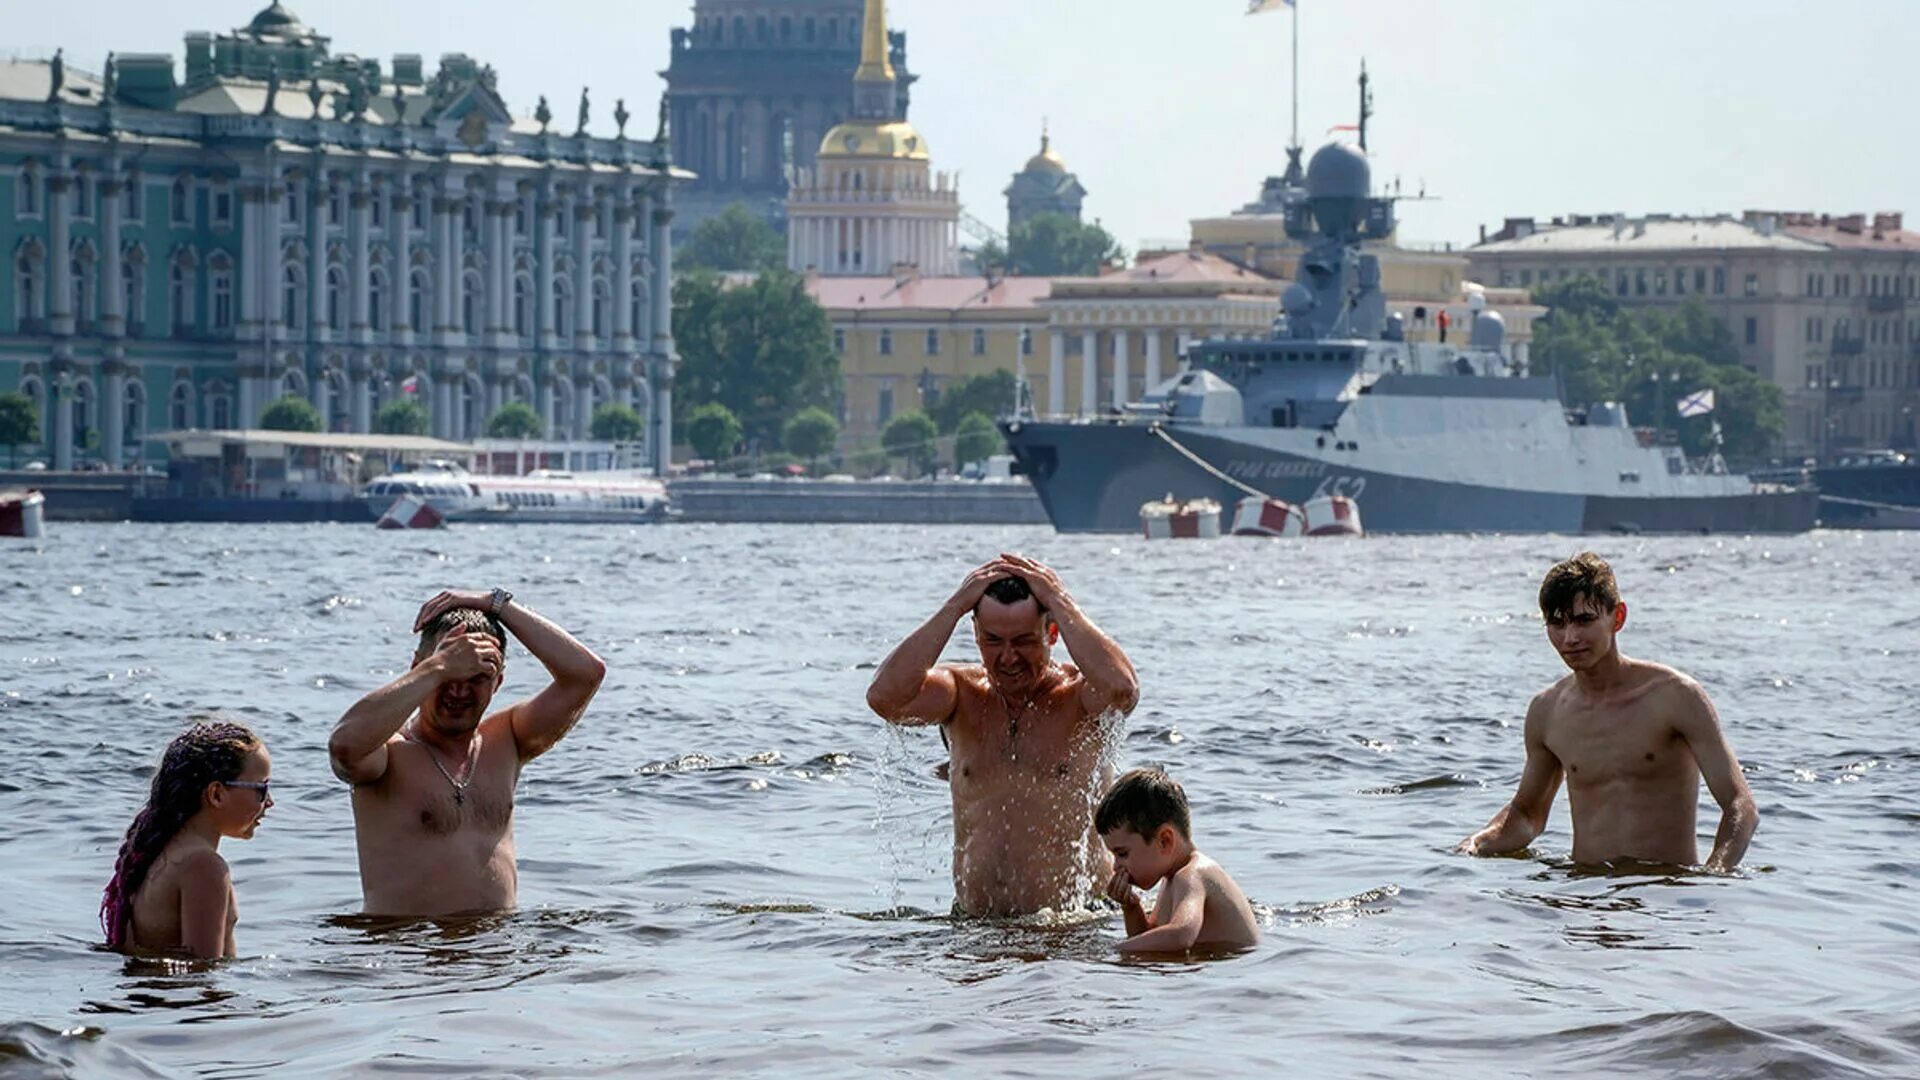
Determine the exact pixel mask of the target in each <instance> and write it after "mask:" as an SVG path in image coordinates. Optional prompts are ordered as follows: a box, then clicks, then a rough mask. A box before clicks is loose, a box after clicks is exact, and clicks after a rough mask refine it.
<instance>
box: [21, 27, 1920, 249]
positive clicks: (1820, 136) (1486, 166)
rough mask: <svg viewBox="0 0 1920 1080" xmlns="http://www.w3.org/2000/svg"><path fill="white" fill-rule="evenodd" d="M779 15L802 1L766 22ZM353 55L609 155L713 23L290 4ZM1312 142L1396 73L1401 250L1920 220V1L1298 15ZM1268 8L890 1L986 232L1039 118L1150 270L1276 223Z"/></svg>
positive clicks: (103, 38) (26, 41)
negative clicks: (1271, 213)
mask: <svg viewBox="0 0 1920 1080" xmlns="http://www.w3.org/2000/svg"><path fill="white" fill-rule="evenodd" d="M6 2H7V7H8V8H9V9H11V10H9V12H8V19H7V22H8V27H7V34H6V37H7V39H8V40H6V41H4V42H0V48H5V49H12V50H15V51H18V52H21V53H25V54H27V55H44V54H46V53H50V52H51V50H52V49H53V48H54V47H55V46H57V45H64V46H65V47H66V49H67V53H68V59H69V60H70V61H71V62H73V63H74V64H76V65H78V66H80V67H84V68H87V69H90V70H97V69H98V68H99V67H100V66H101V61H102V59H103V58H104V57H105V55H106V53H107V50H109V49H114V50H118V51H120V52H159V51H164V52H171V53H173V54H174V55H175V57H176V59H178V57H179V55H180V53H181V35H182V34H183V33H184V32H185V31H187V30H192V29H204V30H225V29H228V28H231V27H233V26H237V25H241V24H243V23H245V22H246V21H247V20H248V19H249V18H250V17H251V16H252V14H253V12H254V11H256V10H257V9H258V8H259V7H261V6H264V3H263V2H261V0H234V2H227V0H166V2H164V3H158V2H154V0H93V2H88V0H67V2H64V3H47V2H43V0H6ZM771 2H777V0H771ZM289 3H290V6H291V7H292V8H293V10H294V11H295V12H296V13H297V14H298V15H300V16H301V17H302V18H303V19H304V20H305V21H306V22H307V23H308V24H310V25H312V26H314V27H315V28H317V29H318V30H319V31H320V32H322V33H325V34H328V35H330V36H331V37H332V39H333V47H334V50H335V51H336V52H354V53H358V54H360V55H363V56H379V57H382V58H383V59H384V58H387V57H391V56H392V54H394V53H396V52H418V53H422V54H424V55H426V56H427V57H428V58H429V64H430V65H431V62H432V59H433V58H436V57H438V56H439V55H440V54H441V53H444V52H453V51H460V52H466V53H469V54H472V55H474V56H476V57H478V58H480V59H481V60H483V61H485V62H488V63H492V64H493V65H494V66H495V67H496V68H498V69H499V71H500V86H501V89H502V91H503V92H504V93H505V95H506V96H507V98H508V100H509V102H510V103H511V104H512V106H513V108H514V109H515V111H516V112H522V113H527V112H531V111H532V109H533V104H534V100H535V98H536V96H537V95H539V94H543V93H544V94H546V95H548V97H549V98H550V99H551V100H552V101H553V104H554V112H555V113H556V114H558V115H560V116H564V117H567V118H569V120H568V122H569V124H570V123H571V117H572V116H573V111H574V107H575V103H576V102H577V101H578V96H579V93H580V87H581V85H582V84H583V83H585V84H587V85H589V86H591V87H592V89H593V103H594V109H595V126H596V127H597V128H599V129H603V130H606V131H608V132H611V129H612V126H613V124H612V120H611V119H610V114H611V112H612V109H613V103H614V99H615V98H617V97H625V98H626V99H627V105H628V108H629V109H631V110H632V111H633V113H634V114H635V115H636V116H637V117H639V118H641V119H640V120H638V121H636V126H638V127H641V128H644V129H645V130H646V131H647V132H649V133H650V132H651V129H652V122H653V116H654V114H655V109H656V103H657V99H658V95H659V93H660V92H661V89H662V87H663V85H664V83H663V81H662V80H661V79H660V78H659V77H658V74H657V73H658V72H659V71H660V70H661V69H663V68H664V67H665V66H666V62H667V54H668V50H669V42H668V31H669V29H670V28H671V27H673V26H676V25H679V26H684V25H687V24H688V22H689V16H690V13H691V10H692V4H691V2H690V0H624V2H616V0H541V2H539V3H526V2H515V0H466V2H462V3H453V2H438V3H436V2H432V0H289ZM1300 6H1301V9H1302V11H1301V15H1300V26H1301V60H1302V65H1301V93H1302V97H1301V104H1300V115H1301V121H1300V123H1301V133H1302V136H1303V141H1304V142H1305V143H1306V144H1307V145H1308V147H1309V148H1310V150H1311V148H1312V147H1314V146H1317V145H1318V144H1319V143H1320V142H1321V141H1323V140H1324V137H1325V133H1326V131H1327V129H1328V128H1329V127H1330V126H1332V125H1334V124H1345V123H1352V122H1353V119H1354V113H1355V107H1356V106H1355V101H1356V87H1355V84H1354V79H1355V76H1356V75H1357V74H1358V71H1359V66H1360V61H1361V59H1362V58H1363V57H1364V58H1365V60H1366V62H1367V66H1368V69H1369V70H1370V71H1371V72H1372V73H1373V76H1374V101H1375V107H1376V110H1377V115H1376V116H1375V118H1374V122H1373V125H1372V132H1371V137H1370V139H1369V141H1370V143H1371V145H1372V149H1373V151H1374V154H1375V180H1376V184H1377V183H1380V182H1381V181H1383V180H1390V179H1391V178H1392V177H1394V176H1396V175H1397V176H1399V177H1401V178H1402V182H1403V185H1404V188H1405V191H1406V192H1407V193H1408V194H1411V193H1412V192H1413V191H1414V190H1415V189H1416V188H1418V187H1419V186H1420V184H1421V183H1423V182H1424V184H1425V186H1426V190H1427V192H1428V193H1429V194H1430V195H1432V196H1437V200H1436V201H1431V202H1425V203H1418V204H1409V205H1405V206H1403V207H1402V208H1401V220H1402V236H1403V237H1405V238H1408V239H1413V240H1423V241H1453V242H1456V243H1465V242H1470V241H1472V240H1473V239H1474V238H1475V237H1476V236H1477V232H1478V228H1479V226H1480V225H1482V224H1489V225H1495V226H1497V224H1498V222H1499V221H1500V219H1501V218H1502V217H1504V216H1507V215H1521V214H1532V215H1536V216H1547V215H1551V214H1555V213H1565V212H1569V211H1607V210H1623V211H1628V212H1636V213H1637V212H1644V211H1648V210H1668V211H1714V210H1733V211H1738V210H1741V209H1745V208H1749V207H1763V206H1764V207H1769V208H1776V209H1786V208H1792V209H1809V210H1822V211H1830V212H1847V211H1854V210H1861V211H1873V210H1882V209H1887V210H1894V209H1897V210H1905V211H1907V212H1909V213H1910V214H1914V215H1915V216H1916V218H1920V139H1916V138H1915V137H1914V130H1915V124H1914V115H1913V109H1914V107H1915V102H1916V101H1920V55H1916V52H1915V49H1914V46H1915V44H1916V43H1920V2H1916V0H1799V2H1796V0H1445V2H1428V0H1300ZM1245 9H1246V4H1245V2H1244V0H892V3H891V4H890V6H889V13H890V14H889V20H890V22H891V23H892V25H893V26H894V28H896V29H904V30H905V31H906V32H907V34H908V48H909V53H910V56H911V61H912V67H913V69H914V71H915V72H917V73H918V74H919V75H920V76H921V79H920V81H919V82H918V83H917V84H916V86H915V92H914V104H913V115H912V119H913V121H914V123H915V124H916V125H917V126H918V127H919V129H920V131H921V132H922V134H923V135H924V136H925V137H926V139H927V141H928V143H929V145H930V146H931V148H932V151H933V155H934V161H935V164H936V167H938V168H941V169H946V170H951V171H957V172H958V173H960V174H961V193H962V196H963V198H964V199H965V200H966V203H967V206H968V209H969V210H971V211H972V212H973V213H974V214H975V215H976V216H978V217H981V218H983V219H985V220H987V221H988V222H991V223H993V224H995V225H996V226H999V225H1003V224H1004V222H1005V216H1006V210H1005V200H1004V198H1003V197H1002V195H1001V192H1002V191H1003V190H1004V189H1005V187H1006V185H1007V181H1008V178H1009V177H1010V175H1011V174H1012V173H1013V172H1014V170H1016V169H1018V168H1019V167H1020V165H1021V164H1022V163H1023V162H1024V161H1025V160H1026V159H1027V157H1028V156H1029V155H1031V154H1032V153H1033V152H1034V151H1035V150H1036V149H1037V148H1038V142H1039V129H1040V119H1041V117H1042V116H1043V115H1045V116H1048V117H1050V118H1051V120H1052V127H1053V133H1054V147H1055V149H1056V150H1058V151H1059V152H1060V153H1061V155H1062V156H1064V157H1065V158H1066V160H1067V163H1068V165H1069V167H1071V168H1072V169H1073V170H1074V171H1075V172H1077V173H1078V174H1079V176H1080V179H1081V182H1082V183H1083V184H1085V185H1086V187H1087V190H1088V192H1089V193H1090V194H1089V196H1088V199H1087V213H1088V215H1089V216H1091V217H1096V218H1099V219H1100V220H1101V221H1102V223H1103V224H1105V225H1106V226H1107V228H1108V229H1110V230H1111V231H1112V232H1113V233H1114V234H1115V235H1116V236H1117V237H1118V238H1119V239H1120V241H1121V243H1122V244H1124V245H1126V246H1127V247H1128V248H1129V249H1131V248H1133V247H1134V246H1135V245H1137V244H1138V243H1139V241H1140V240H1141V239H1142V238H1181V237H1184V236H1185V235H1186V232H1187V226H1186V223H1187V220H1188V219H1190V218H1193V217H1200V216H1212V215H1216V214H1222V213H1225V212H1227V211H1230V210H1232V209H1234V208H1237V207H1239V206H1240V205H1241V204H1243V203H1245V202H1248V201H1249V200H1251V199H1252V198H1253V197H1254V195H1255V194H1256V193H1257V192H1258V190H1259V186H1260V181H1261V179H1262V178H1263V177H1265V176H1267V175H1269V174H1272V173H1277V172H1279V171H1280V170H1281V169H1282V168H1283V167H1284V165H1285V161H1286V155H1285V152H1284V148H1285V145H1286V142H1287V129H1288V122H1289V121H1288V34H1287V31H1288V25H1289V17H1288V15H1287V14H1286V13H1285V12H1284V11H1283V12H1280V13H1276V14H1271V15H1260V16H1254V17H1248V16H1246V15H1244V14H1243V12H1244V11H1245Z"/></svg>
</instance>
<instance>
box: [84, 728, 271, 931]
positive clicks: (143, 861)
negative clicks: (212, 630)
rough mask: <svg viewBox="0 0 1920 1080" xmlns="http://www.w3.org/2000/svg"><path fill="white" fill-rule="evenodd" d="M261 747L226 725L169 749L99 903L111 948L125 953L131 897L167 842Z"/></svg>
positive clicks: (194, 733) (192, 733)
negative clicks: (209, 790) (215, 787)
mask: <svg viewBox="0 0 1920 1080" xmlns="http://www.w3.org/2000/svg"><path fill="white" fill-rule="evenodd" d="M260 746H261V742H260V737H259V736H257V735H255V734H254V733H253V732H251V731H249V730H247V729H246V728H245V727H243V726H241V725H239V724H232V723H226V722H216V723H202V724H195V725H193V726H192V727H190V728H188V729H187V730H185V731H183V732H181V733H180V734H179V735H177V736H175V737H174V740H173V741H172V742H170V743H168V744H167V752H166V753H165V754H163V755H161V757H160V767H159V768H158V769H156V770H155V771H154V774H153V785H152V786H151V787H150V788H149V789H148V791H147V804H146V805H145V806H142V807H141V808H140V812H139V813H138V814H135V815H134V818H133V824H132V825H129V826H127V836H126V839H124V840H122V841H121V842H120V856H119V858H117V859H116V860H115V861H114V864H113V878H112V880H110V881H108V882H107V888H106V891H105V892H104V893H102V894H101V897H100V929H101V930H103V931H105V932H106V935H107V947H108V948H111V949H122V948H125V947H126V944H127V937H128V930H129V924H130V923H131V922H132V921H133V896H134V894H135V893H137V892H139V891H140V886H141V885H142V884H144V883H145V882H146V880H147V871H149V870H151V869H153V861H154V860H155V859H157V858H159V857H160V853H161V852H162V851H164V850H166V847H167V843H168V841H170V840H172V839H173V838H174V835H175V834H177V833H178V832H179V831H180V828H181V826H183V825H185V824H186V823H187V821H188V819H190V818H192V817H193V815H195V814H197V813H199V812H200V808H201V806H202V805H204V804H203V802H202V796H203V795H204V794H205V792H206V790H207V785H208V784H212V783H216V782H218V781H222V780H235V779H238V778H239V776H240V771H241V770H242V769H244V768H246V762H247V755H248V754H251V753H253V752H254V751H255V750H258V749H259V748H260Z"/></svg>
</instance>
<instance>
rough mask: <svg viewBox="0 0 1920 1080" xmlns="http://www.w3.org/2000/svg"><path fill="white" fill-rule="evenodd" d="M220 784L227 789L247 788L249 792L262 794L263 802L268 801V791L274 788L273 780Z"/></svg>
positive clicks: (236, 781)
mask: <svg viewBox="0 0 1920 1080" xmlns="http://www.w3.org/2000/svg"><path fill="white" fill-rule="evenodd" d="M220 782H221V783H222V784H224V785H226V786H227V787H237V788H246V789H247V790H248V791H257V792H259V793H260V801H261V802H266V801H267V797H268V789H270V788H271V787H273V781H271V780H222V781H220Z"/></svg>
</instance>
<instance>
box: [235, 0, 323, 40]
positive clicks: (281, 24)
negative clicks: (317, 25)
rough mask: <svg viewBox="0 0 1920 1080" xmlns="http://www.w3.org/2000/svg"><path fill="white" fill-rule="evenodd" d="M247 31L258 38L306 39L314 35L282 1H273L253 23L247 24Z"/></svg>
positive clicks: (254, 18) (256, 16) (255, 17)
mask: <svg viewBox="0 0 1920 1080" xmlns="http://www.w3.org/2000/svg"><path fill="white" fill-rule="evenodd" d="M247 31H248V32H249V33H251V34H253V35H254V36H256V37H281V38H304V37H310V36H312V34H313V31H311V30H309V29H307V27H306V24H304V23H302V22H301V21H300V16H298V15H295V14H294V13H293V12H291V11H289V10H287V6H286V5H285V4H282V3H281V2H280V0H273V3H271V4H269V5H267V7H266V8H265V9H264V10H262V11H261V12H260V14H258V15H255V16H254V17H253V21H252V22H250V23H248V24H247Z"/></svg>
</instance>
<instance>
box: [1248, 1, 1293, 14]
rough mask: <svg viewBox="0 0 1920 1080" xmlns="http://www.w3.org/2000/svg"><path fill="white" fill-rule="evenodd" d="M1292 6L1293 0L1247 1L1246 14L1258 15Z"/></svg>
mask: <svg viewBox="0 0 1920 1080" xmlns="http://www.w3.org/2000/svg"><path fill="white" fill-rule="evenodd" d="M1292 6H1293V0H1247V14H1249V15H1260V14H1264V13H1266V12H1269V11H1279V10H1280V9H1281V8H1290V7H1292Z"/></svg>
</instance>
